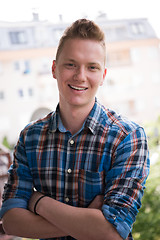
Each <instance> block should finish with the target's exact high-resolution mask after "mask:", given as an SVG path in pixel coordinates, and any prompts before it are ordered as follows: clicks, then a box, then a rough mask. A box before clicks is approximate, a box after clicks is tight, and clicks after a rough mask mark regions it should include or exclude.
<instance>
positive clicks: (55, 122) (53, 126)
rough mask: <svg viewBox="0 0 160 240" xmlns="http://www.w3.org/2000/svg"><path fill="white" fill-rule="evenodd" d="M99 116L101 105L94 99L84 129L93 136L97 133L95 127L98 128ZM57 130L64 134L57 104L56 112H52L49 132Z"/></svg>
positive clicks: (64, 130)
mask: <svg viewBox="0 0 160 240" xmlns="http://www.w3.org/2000/svg"><path fill="white" fill-rule="evenodd" d="M100 115H101V105H100V104H99V102H98V101H97V99H96V98H95V104H94V106H93V108H92V110H91V112H90V113H89V115H88V117H87V119H86V121H85V124H84V128H88V129H89V130H90V131H91V132H92V133H93V134H94V135H95V134H96V133H97V127H98V126H99V119H100ZM56 130H59V131H60V132H66V129H65V127H64V126H63V123H62V120H61V118H60V114H59V104H58V105H57V108H56V111H55V112H53V114H52V117H51V122H50V127H49V131H50V132H56Z"/></svg>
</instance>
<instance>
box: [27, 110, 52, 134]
mask: <svg viewBox="0 0 160 240" xmlns="http://www.w3.org/2000/svg"><path fill="white" fill-rule="evenodd" d="M53 118H54V112H50V113H49V114H47V115H46V116H44V117H42V118H39V119H37V120H35V121H32V122H30V123H29V124H27V125H26V126H25V127H24V129H23V130H22V132H23V133H25V134H31V132H32V133H33V132H34V133H36V132H37V133H38V132H39V131H42V130H48V129H49V128H50V126H51V122H52V121H53Z"/></svg>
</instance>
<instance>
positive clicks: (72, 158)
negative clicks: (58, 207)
mask: <svg viewBox="0 0 160 240" xmlns="http://www.w3.org/2000/svg"><path fill="white" fill-rule="evenodd" d="M148 174H149V158H148V148H147V139H146V136H145V133H144V130H143V128H142V127H140V126H138V125H137V124H135V123H133V122H130V121H128V120H126V119H123V118H122V117H120V116H118V115H116V113H115V112H113V111H110V110H107V109H105V108H104V107H103V106H102V105H100V104H99V103H98V102H97V100H96V101H95V105H94V107H93V109H92V110H91V112H90V114H89V116H88V118H87V119H86V121H85V123H84V125H83V127H82V129H81V130H80V131H79V132H78V133H76V134H75V135H71V133H70V132H69V131H66V129H65V128H64V127H63V124H62V122H61V120H60V114H59V107H57V109H56V111H55V112H53V113H50V114H49V115H48V116H46V117H45V118H43V119H40V120H38V121H36V122H34V123H31V124H29V125H28V126H27V127H26V128H25V129H24V130H23V131H22V132H21V134H20V137H19V141H18V144H17V146H16V148H15V152H14V161H13V164H12V166H11V167H10V169H9V179H8V183H7V184H5V188H4V194H3V204H2V209H1V217H2V216H3V214H4V213H5V212H6V211H8V210H9V209H11V208H15V207H19V208H27V203H28V200H29V199H30V197H31V194H32V189H33V188H35V189H36V190H37V191H39V192H42V193H43V194H46V195H48V196H50V197H52V198H54V199H56V200H58V201H60V202H63V203H66V204H70V205H72V206H75V207H84V208H85V207H88V205H89V204H90V203H91V202H92V200H93V199H94V197H95V196H96V195H98V194H103V195H104V204H103V207H102V212H103V214H104V216H105V218H106V219H107V220H108V221H109V222H110V223H112V224H113V226H114V227H115V228H116V229H117V231H118V232H119V234H120V235H121V237H122V238H123V239H132V237H131V230H132V225H133V223H134V221H135V217H136V215H137V212H138V209H139V208H140V206H141V198H142V196H143V190H144V184H145V181H146V178H147V176H148ZM57 239H73V238H72V237H64V238H57Z"/></svg>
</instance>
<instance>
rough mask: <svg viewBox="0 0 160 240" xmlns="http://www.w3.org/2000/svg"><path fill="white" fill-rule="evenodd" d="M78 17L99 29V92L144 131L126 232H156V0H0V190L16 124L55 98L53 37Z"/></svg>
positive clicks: (159, 50)
mask: <svg viewBox="0 0 160 240" xmlns="http://www.w3.org/2000/svg"><path fill="white" fill-rule="evenodd" d="M84 17H85V18H88V19H91V20H94V21H95V22H96V23H97V24H98V25H100V26H101V28H102V29H103V30H104V32H105V35H106V45H107V63H106V66H107V69H108V74H107V76H106V80H105V83H104V85H103V86H102V87H101V88H100V89H99V92H98V93H97V97H98V99H99V100H100V101H101V102H102V103H103V104H104V105H105V106H106V107H107V108H110V109H113V110H115V111H116V112H118V113H119V114H121V115H124V116H126V117H127V118H130V119H132V120H133V121H136V122H137V123H139V124H140V125H142V126H143V127H144V128H145V130H146V133H147V136H148V142H149V147H150V159H151V172H150V176H149V178H148V180H147V184H146V186H147V188H146V190H145V194H144V198H143V202H142V208H141V210H140V213H139V214H138V217H137V221H136V223H135V224H134V227H133V235H134V239H140V240H143V239H144V240H158V239H160V207H159V206H160V14H159V0H112V1H110V0H99V1H97V2H94V1H90V0H88V1H86V0H81V1H73V0H68V1H65V0H64V1H63V0H59V1H56V2H55V1H53V0H45V1H44V0H28V1H26V0H12V1H11V0H5V1H3V0H0V198H1V194H2V189H3V185H4V182H5V181H6V177H7V176H6V174H7V169H8V167H9V165H10V163H11V161H12V152H13V148H14V145H15V144H16V141H17V139H18V136H19V133H20V131H21V130H22V129H23V128H24V126H25V125H26V124H28V123H29V122H30V121H33V120H36V119H38V118H40V117H43V116H44V115H46V114H47V113H49V112H50V111H53V110H55V107H56V105H57V103H58V90H57V85H56V80H54V79H53V78H52V75H51V66H52V60H53V59H54V58H55V53H56V49H57V45H58V41H59V38H60V36H61V35H62V33H63V31H64V30H65V28H66V27H67V26H68V25H70V24H71V23H72V22H73V21H75V20H76V19H78V18H84ZM4 237H5V238H6V237H7V236H4V235H0V238H4ZM8 238H11V237H9V236H8Z"/></svg>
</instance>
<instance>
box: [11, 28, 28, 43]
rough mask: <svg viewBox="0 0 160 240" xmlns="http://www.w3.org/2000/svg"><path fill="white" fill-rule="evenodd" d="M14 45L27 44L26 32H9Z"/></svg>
mask: <svg viewBox="0 0 160 240" xmlns="http://www.w3.org/2000/svg"><path fill="white" fill-rule="evenodd" d="M9 36H10V40H11V43H12V44H25V43H27V38H26V33H25V32H24V31H19V32H9Z"/></svg>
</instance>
